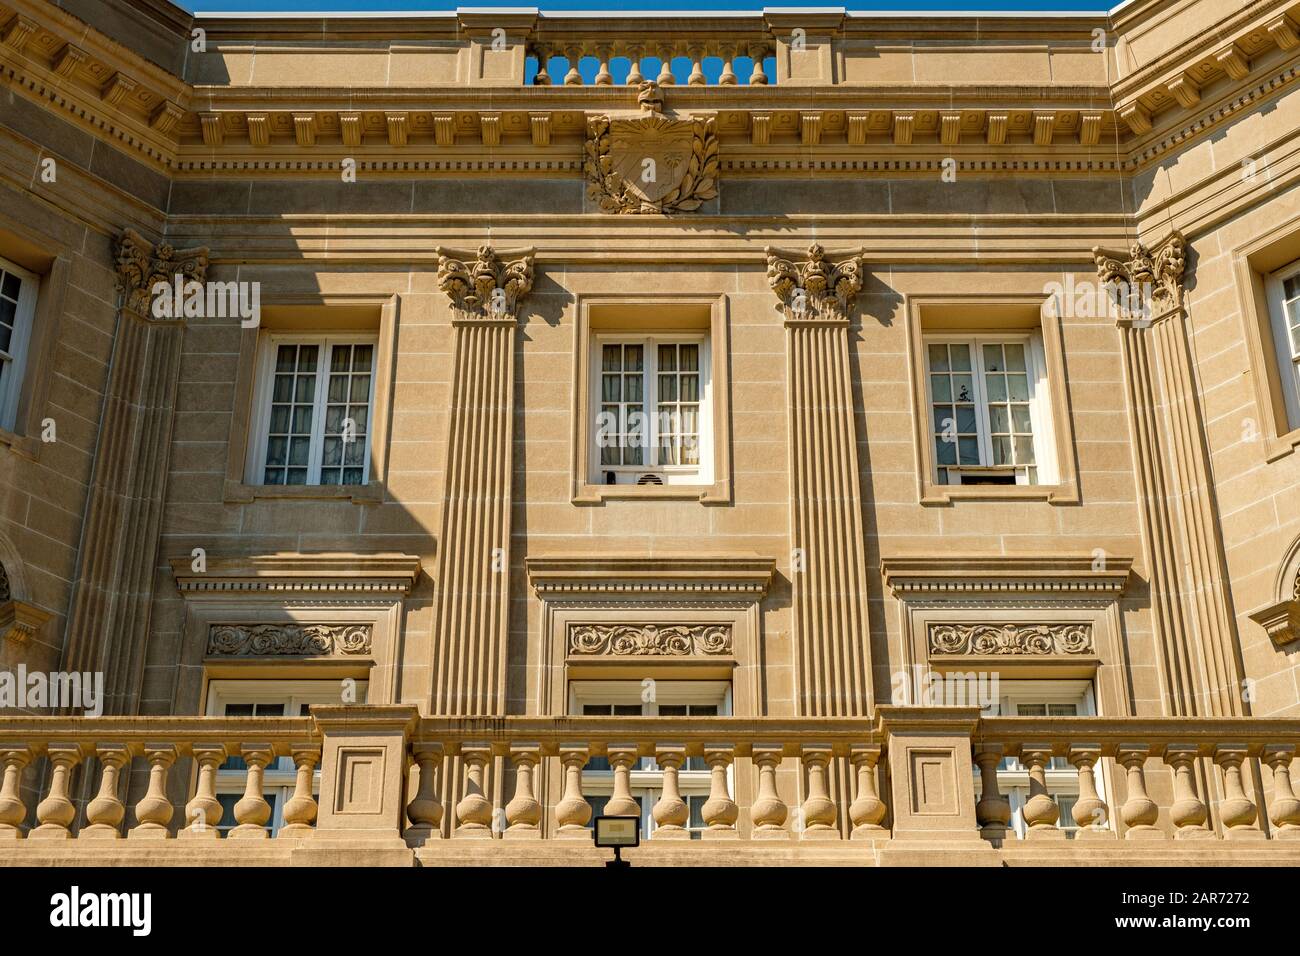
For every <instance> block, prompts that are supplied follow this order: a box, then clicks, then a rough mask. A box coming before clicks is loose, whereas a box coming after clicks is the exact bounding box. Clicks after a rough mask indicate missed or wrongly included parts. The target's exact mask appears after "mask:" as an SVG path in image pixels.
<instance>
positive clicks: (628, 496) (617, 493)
mask: <svg viewBox="0 0 1300 956" xmlns="http://www.w3.org/2000/svg"><path fill="white" fill-rule="evenodd" d="M571 500H572V502H573V503H574V504H575V505H597V504H603V503H604V502H605V501H609V500H616V501H617V500H634V501H668V500H676V501H681V500H692V501H698V502H700V503H702V504H728V503H730V501H731V488H730V486H729V483H728V482H724V481H718V482H714V483H713V484H711V485H595V484H589V483H584V484H580V485H579V486H578V490H577V492H576V493H575V494H574V496H573V498H572V499H571Z"/></svg>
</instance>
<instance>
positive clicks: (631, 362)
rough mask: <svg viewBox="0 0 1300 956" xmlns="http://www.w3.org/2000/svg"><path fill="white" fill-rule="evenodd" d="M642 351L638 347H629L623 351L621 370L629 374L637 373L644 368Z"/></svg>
mask: <svg viewBox="0 0 1300 956" xmlns="http://www.w3.org/2000/svg"><path fill="white" fill-rule="evenodd" d="M644 351H645V350H644V349H643V348H642V347H641V346H639V345H629V346H628V347H627V348H626V349H624V350H623V368H624V369H626V370H627V371H629V372H639V371H641V369H642V368H644V362H645V357H644V355H643V353H644Z"/></svg>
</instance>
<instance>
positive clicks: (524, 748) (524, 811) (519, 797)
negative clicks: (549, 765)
mask: <svg viewBox="0 0 1300 956" xmlns="http://www.w3.org/2000/svg"><path fill="white" fill-rule="evenodd" d="M510 757H511V759H512V760H513V761H514V763H515V796H514V799H512V800H511V801H510V802H509V803H507V804H506V823H508V824H509V827H508V828H507V829H506V831H505V833H503V834H502V836H503V838H504V839H507V840H540V839H541V838H542V828H541V822H542V805H541V804H540V803H539V802H538V800H537V797H536V796H535V795H534V793H535V790H534V781H535V779H536V773H537V765H538V763H540V762H541V759H542V748H541V747H540V746H538V745H537V744H519V745H516V746H513V747H511V748H510Z"/></svg>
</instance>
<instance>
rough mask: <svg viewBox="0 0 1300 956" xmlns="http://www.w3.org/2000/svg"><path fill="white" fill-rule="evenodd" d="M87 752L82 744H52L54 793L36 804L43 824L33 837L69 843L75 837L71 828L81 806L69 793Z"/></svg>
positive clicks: (48, 752) (48, 750)
mask: <svg viewBox="0 0 1300 956" xmlns="http://www.w3.org/2000/svg"><path fill="white" fill-rule="evenodd" d="M83 753H84V751H83V750H82V749H81V745H80V744H50V745H49V747H47V748H46V750H45V756H46V758H47V759H48V760H49V761H50V768H51V769H50V792H49V795H48V796H47V797H46V798H45V799H44V800H42V801H41V802H40V803H38V804H37V805H36V819H37V820H38V821H39V824H40V825H39V826H37V827H36V829H34V830H32V832H31V833H30V834H29V835H30V836H31V837H33V838H34V839H38V840H39V839H55V840H66V839H68V838H69V837H70V836H72V831H70V830H69V829H68V827H70V826H72V821H73V820H75V819H76V818H77V806H76V804H74V803H73V802H72V801H71V800H70V799H69V798H68V791H69V790H71V788H72V771H73V769H74V768H75V767H76V766H77V764H79V763H81V758H82V756H83Z"/></svg>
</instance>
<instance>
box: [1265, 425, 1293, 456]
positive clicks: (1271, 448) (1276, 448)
mask: <svg viewBox="0 0 1300 956" xmlns="http://www.w3.org/2000/svg"><path fill="white" fill-rule="evenodd" d="M1297 448H1300V428H1293V429H1291V430H1290V431H1289V432H1287V433H1286V434H1284V435H1275V436H1270V437H1269V438H1268V439H1267V440H1266V442H1265V445H1264V460H1265V461H1269V462H1273V461H1277V460H1278V459H1280V458H1285V457H1286V456H1287V455H1289V454H1291V453H1292V452H1294V451H1295V450H1296V449H1297Z"/></svg>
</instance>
